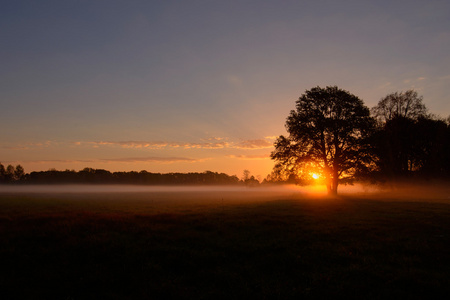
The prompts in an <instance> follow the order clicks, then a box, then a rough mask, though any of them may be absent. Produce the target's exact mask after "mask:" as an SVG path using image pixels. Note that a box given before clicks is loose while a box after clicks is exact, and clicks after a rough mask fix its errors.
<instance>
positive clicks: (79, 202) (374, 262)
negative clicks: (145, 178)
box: [0, 186, 450, 299]
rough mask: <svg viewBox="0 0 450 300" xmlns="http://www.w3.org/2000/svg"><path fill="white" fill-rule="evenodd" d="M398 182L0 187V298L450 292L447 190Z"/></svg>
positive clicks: (282, 296) (400, 295)
mask: <svg viewBox="0 0 450 300" xmlns="http://www.w3.org/2000/svg"><path fill="white" fill-rule="evenodd" d="M349 191H350V190H349ZM406 191H409V192H407V193H406V194H405V193H401V192H398V193H395V192H394V193H382V192H374V191H366V193H363V192H362V191H358V192H356V191H354V193H350V192H348V193H342V194H341V195H340V196H338V197H335V198H328V197H326V196H325V195H323V194H322V193H318V194H317V193H316V194H315V193H313V191H311V190H310V191H308V192H306V191H305V190H301V189H296V188H283V189H277V188H261V189H260V188H254V189H250V188H212V187H210V188H205V189H202V188H200V187H196V188H194V187H192V188H176V187H174V188H169V189H167V188H165V189H164V188H153V189H149V188H147V189H143V188H141V189H140V188H139V187H138V188H137V189H134V190H133V189H132V188H130V187H126V188H119V187H111V188H107V187H103V189H98V190H96V188H94V187H92V186H91V187H88V188H87V190H83V187H80V186H72V187H69V188H68V189H64V187H55V188H53V190H52V188H50V189H49V190H46V188H45V187H40V189H39V188H38V189H35V190H33V189H31V188H30V189H28V190H27V189H26V187H25V188H24V189H22V192H17V191H13V190H9V189H8V188H4V189H0V241H1V243H0V266H1V268H0V270H1V271H0V298H1V299H193V298H195V299H238V298H253V299H287V298H293V297H304V298H311V299H317V298H327V299H332V298H334V297H338V296H339V297H346V298H353V299H385V298H394V297H395V298H398V299H415V298H417V299H420V298H422V299H423V298H433V297H438V296H439V295H448V294H450V271H449V270H450V191H449V190H448V189H442V190H440V191H439V192H436V191H435V192H432V191H431V190H430V191H425V192H424V193H422V194H421V193H418V191H415V190H406Z"/></svg>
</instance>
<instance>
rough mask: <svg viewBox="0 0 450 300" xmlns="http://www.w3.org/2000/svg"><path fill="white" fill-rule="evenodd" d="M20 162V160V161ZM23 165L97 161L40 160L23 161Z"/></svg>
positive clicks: (90, 161)
mask: <svg viewBox="0 0 450 300" xmlns="http://www.w3.org/2000/svg"><path fill="white" fill-rule="evenodd" d="M21 161H22V160H21ZM23 162H25V163H31V164H46V163H94V162H97V160H92V159H42V160H23Z"/></svg>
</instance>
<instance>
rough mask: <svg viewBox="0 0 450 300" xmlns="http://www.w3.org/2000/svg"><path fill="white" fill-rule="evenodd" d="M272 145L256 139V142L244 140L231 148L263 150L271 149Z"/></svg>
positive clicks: (266, 141)
mask: <svg viewBox="0 0 450 300" xmlns="http://www.w3.org/2000/svg"><path fill="white" fill-rule="evenodd" d="M272 147H273V143H271V142H269V141H268V140H264V139H257V140H245V141H241V142H240V143H238V144H235V145H234V147H233V148H237V149H265V148H272Z"/></svg>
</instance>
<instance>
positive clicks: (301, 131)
mask: <svg viewBox="0 0 450 300" xmlns="http://www.w3.org/2000/svg"><path fill="white" fill-rule="evenodd" d="M285 127H286V130H287V132H288V133H289V136H287V137H286V136H283V135H281V136H280V137H278V139H277V141H276V142H275V150H274V151H273V152H272V153H271V158H272V159H274V160H275V161H276V162H277V163H276V165H275V170H276V171H277V172H279V173H283V174H284V175H285V176H288V177H289V176H290V177H291V178H292V176H295V177H297V178H298V179H299V180H302V179H307V178H308V177H311V176H312V174H313V173H314V174H320V176H321V177H323V178H324V179H325V181H326V184H327V188H328V191H329V193H331V194H336V193H337V188H338V184H339V181H340V180H346V179H347V180H348V179H351V178H352V177H353V176H354V175H355V174H356V173H357V172H358V171H360V170H363V169H367V168H368V167H369V163H370V157H369V152H368V151H365V148H366V147H367V146H368V145H367V139H366V138H367V136H368V135H369V134H370V132H371V131H372V129H373V128H374V119H373V118H371V117H370V111H369V109H368V108H367V107H366V106H365V105H364V103H363V102H362V100H360V99H359V98H358V97H356V96H355V95H353V94H350V93H349V92H348V91H345V90H342V89H339V88H338V87H337V86H328V87H326V88H321V87H315V88H312V89H311V90H307V91H306V92H305V93H304V94H303V95H301V96H300V98H299V99H298V100H297V101H296V109H295V110H292V111H291V113H290V115H289V116H288V118H287V120H286V125H285Z"/></svg>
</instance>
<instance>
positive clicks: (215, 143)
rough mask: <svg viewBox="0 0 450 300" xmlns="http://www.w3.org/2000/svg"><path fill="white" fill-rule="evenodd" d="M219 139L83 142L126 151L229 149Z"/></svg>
mask: <svg viewBox="0 0 450 300" xmlns="http://www.w3.org/2000/svg"><path fill="white" fill-rule="evenodd" d="M220 140H222V139H221V138H214V139H211V141H206V142H202V143H183V142H164V141H155V142H152V141H150V142H149V141H98V142H85V143H84V144H91V145H94V147H99V146H118V147H121V148H127V149H165V148H184V149H223V148H229V147H230V143H228V142H225V141H220ZM82 144H83V142H76V143H75V145H82Z"/></svg>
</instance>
